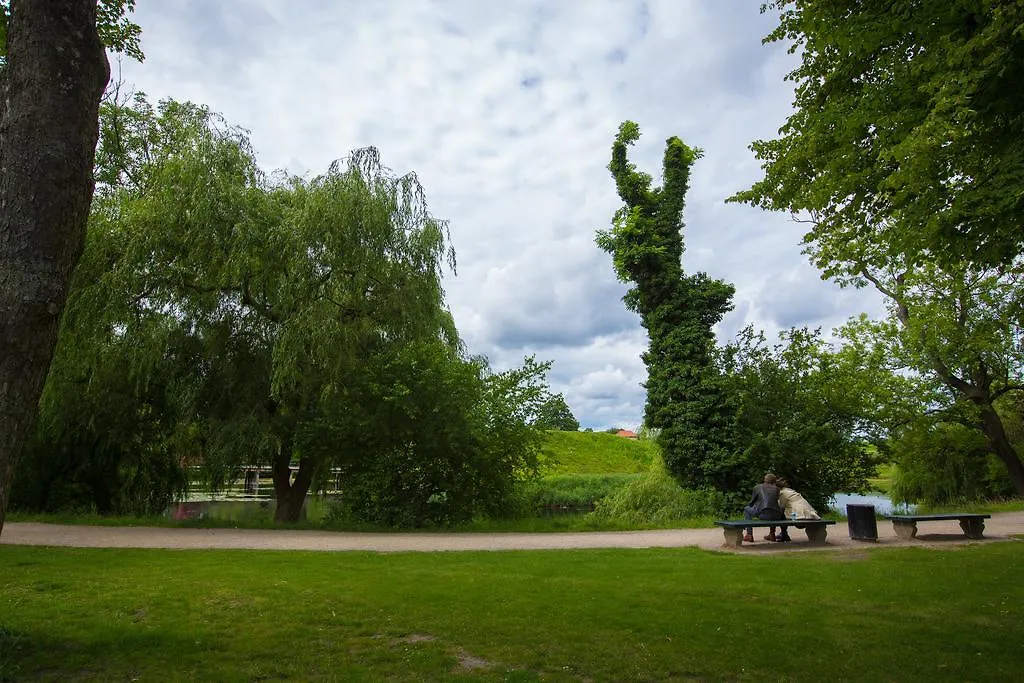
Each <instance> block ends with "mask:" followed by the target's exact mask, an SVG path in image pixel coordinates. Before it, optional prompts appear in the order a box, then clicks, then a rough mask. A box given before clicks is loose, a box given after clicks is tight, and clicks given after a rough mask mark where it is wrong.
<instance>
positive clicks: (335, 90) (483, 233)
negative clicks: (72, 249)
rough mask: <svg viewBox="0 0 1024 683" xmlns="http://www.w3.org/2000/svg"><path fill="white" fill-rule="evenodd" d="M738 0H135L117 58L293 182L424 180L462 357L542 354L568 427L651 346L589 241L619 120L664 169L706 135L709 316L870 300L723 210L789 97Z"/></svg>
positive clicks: (696, 247)
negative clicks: (131, 38)
mask: <svg viewBox="0 0 1024 683" xmlns="http://www.w3.org/2000/svg"><path fill="white" fill-rule="evenodd" d="M759 6H760V2H754V1H752V0H751V1H746V2H744V1H741V0H504V1H503V2H486V1H484V0H386V1H383V0H378V1H371V0H362V1H358V0H335V1H332V2H328V1H326V0H288V1H282V0H217V1H216V2H210V1H209V0H161V1H160V2H145V1H143V2H140V3H139V6H138V10H137V12H136V14H135V16H134V19H135V21H136V22H137V23H138V24H139V25H140V26H141V27H142V49H143V51H144V52H145V55H146V59H145V62H143V63H141V64H140V63H137V62H134V61H132V60H130V59H127V58H125V59H122V60H117V59H114V60H112V71H113V74H114V77H115V78H118V77H119V78H120V79H121V80H122V81H123V83H124V84H125V85H126V86H128V87H131V88H134V89H135V90H137V91H142V92H145V93H146V94H147V95H148V96H149V98H150V101H154V102H155V101H157V100H160V99H164V98H173V99H177V100H188V101H192V102H195V103H197V104H203V105H206V106H208V107H209V108H210V109H211V110H213V111H215V112H219V113H220V114H222V115H223V116H224V117H225V118H226V119H227V121H228V122H229V123H231V124H234V125H237V126H241V127H242V128H245V129H247V130H248V131H249V132H250V137H251V142H252V145H253V147H254V149H255V151H256V154H257V158H258V160H259V163H260V165H261V166H262V167H263V168H264V169H265V170H266V171H268V172H273V171H275V170H278V169H283V170H286V171H287V172H289V173H293V174H297V175H305V176H310V177H312V176H316V175H319V174H322V173H324V172H326V170H327V169H328V167H329V166H330V164H331V162H332V161H334V160H336V159H340V158H343V157H345V156H347V155H348V153H349V152H350V151H351V150H353V149H357V148H361V147H367V146H374V147H377V148H378V149H379V150H380V153H381V157H382V160H383V163H384V164H385V165H386V166H388V167H389V168H391V169H392V170H393V171H394V172H395V173H396V174H398V175H403V174H405V173H409V172H415V173H416V175H417V177H418V178H419V180H420V182H421V183H422V185H423V187H424V189H425V192H426V197H427V202H428V205H429V208H430V211H431V213H432V214H433V215H434V216H436V217H438V218H442V219H446V220H447V221H448V222H449V228H450V232H451V240H452V245H453V246H454V248H455V251H456V254H457V259H458V266H457V270H456V272H454V273H448V274H447V275H446V277H445V281H444V285H445V291H446V294H447V297H446V298H447V302H448V305H449V307H450V309H451V311H452V313H453V315H454V317H455V322H456V325H457V326H458V329H459V332H460V334H461V336H462V338H463V341H464V342H465V344H466V346H467V348H468V350H469V351H470V352H471V353H473V354H478V355H484V356H486V357H487V358H488V359H489V361H490V364H491V367H492V368H494V369H495V370H504V369H507V368H510V367H514V366H517V365H519V364H520V363H521V362H522V359H523V358H524V357H525V356H527V355H531V354H532V355H536V357H537V358H538V360H550V361H553V366H552V368H551V371H550V372H549V374H548V380H549V384H550V386H551V390H552V391H554V392H557V393H561V394H563V395H564V397H565V399H566V402H567V403H568V405H569V407H570V408H571V409H572V411H573V414H574V415H575V416H576V418H577V419H578V420H579V422H580V423H581V426H582V427H590V428H593V429H595V430H600V429H606V428H611V427H625V428H630V429H632V428H636V427H638V426H639V425H640V424H641V422H642V420H643V407H644V389H643V381H644V379H645V377H646V372H645V369H644V365H643V361H642V360H641V358H640V354H641V353H642V352H643V351H644V349H645V348H646V345H647V339H646V334H645V332H644V330H643V328H642V327H641V325H640V319H639V317H638V316H637V315H635V314H633V313H631V312H629V311H627V310H626V308H625V306H624V304H623V303H622V300H621V298H622V295H623V294H624V293H625V291H626V287H627V286H626V285H625V284H623V283H620V282H618V281H617V280H616V278H615V274H614V272H613V269H612V264H611V257H610V255H608V254H606V253H605V252H603V251H601V250H600V249H599V248H598V247H597V246H596V245H595V243H594V236H595V233H596V232H597V231H598V230H605V229H608V228H609V227H610V225H611V218H612V215H613V214H614V212H615V210H616V209H617V208H618V207H619V206H620V204H621V202H620V200H619V197H618V195H617V194H616V192H615V186H614V183H613V181H612V178H611V176H610V174H609V172H608V170H607V165H608V161H609V158H610V154H611V144H612V140H613V139H614V137H615V133H616V131H617V130H618V126H619V124H620V123H621V122H622V121H625V120H627V119H628V120H633V121H636V122H637V123H638V124H639V125H640V130H641V134H642V137H641V139H640V141H639V142H638V143H637V144H636V145H635V146H634V147H633V148H632V150H631V160H632V161H633V162H634V163H635V164H637V166H638V167H639V168H640V169H641V170H644V171H646V172H648V173H650V174H652V175H653V176H654V178H655V184H660V169H661V158H662V153H663V151H664V144H665V140H666V138H669V137H671V136H674V135H675V136H679V137H680V138H682V140H683V141H684V142H686V143H687V144H689V145H690V146H694V147H700V148H702V149H703V150H704V158H703V159H701V160H699V161H698V162H697V164H696V165H695V167H694V169H693V174H692V177H691V188H690V192H689V194H688V196H687V205H686V210H685V211H684V215H683V219H684V221H685V224H686V227H685V228H684V231H683V239H684V244H685V247H686V252H685V254H684V256H683V266H684V269H685V270H686V271H687V272H690V273H693V272H698V271H703V272H706V273H708V274H709V275H710V276H712V277H714V278H718V279H723V280H726V281H728V282H731V283H732V284H733V285H734V286H735V287H736V295H735V299H734V305H735V307H734V310H733V311H732V312H731V313H730V314H728V315H727V316H726V318H725V319H724V320H723V321H722V323H721V324H720V325H719V326H718V328H717V330H716V332H717V334H718V338H719V340H720V341H721V342H723V343H724V342H726V341H729V340H730V339H732V338H733V337H734V335H735V334H736V332H737V331H738V330H740V329H742V328H743V327H745V326H747V325H753V326H754V327H755V328H757V329H760V330H764V331H765V332H766V334H768V335H769V337H770V338H774V337H775V335H776V334H777V333H778V331H779V330H784V329H788V328H790V327H793V326H797V327H802V326H808V327H811V328H816V327H820V328H822V329H823V330H824V331H825V332H826V333H827V332H829V331H830V330H832V329H833V328H834V327H836V326H838V325H841V324H842V323H843V322H845V321H846V320H847V319H848V318H849V317H851V316H855V315H858V314H860V313H861V312H867V313H869V314H871V315H877V314H879V313H880V312H881V304H880V302H879V300H878V298H877V296H874V295H873V294H872V293H871V292H869V291H867V290H840V289H839V288H838V287H837V286H835V285H834V284H832V283H829V282H825V281H822V280H821V278H820V276H819V273H818V271H817V270H816V269H815V268H814V267H813V266H812V265H810V263H809V262H808V260H807V257H806V256H804V255H803V254H802V253H801V249H802V247H801V244H800V242H801V239H802V236H803V233H804V232H805V229H804V227H803V226H801V225H800V224H798V223H796V222H794V221H793V220H791V218H790V217H789V216H786V215H781V214H769V213H765V212H763V211H761V210H760V209H755V208H752V207H749V206H744V205H736V204H726V203H725V199H726V198H727V197H729V196H730V195H732V194H733V193H735V192H737V191H739V190H742V189H746V188H747V187H749V186H750V185H751V184H752V183H753V182H755V181H757V180H759V179H760V177H761V169H760V164H759V162H758V161H757V160H756V159H755V158H754V156H753V153H752V152H751V151H750V149H749V145H750V143H751V142H752V141H753V140H755V139H769V138H773V137H775V136H776V135H777V132H778V129H779V127H780V126H781V125H782V124H783V123H784V121H785V119H786V117H787V116H788V114H789V113H790V112H791V102H792V99H793V97H792V95H793V93H792V89H793V84H792V83H790V82H787V81H785V80H784V78H785V75H786V74H787V73H788V72H789V71H790V70H791V69H792V68H793V67H794V65H795V64H796V62H797V59H798V57H797V56H796V55H792V54H788V51H787V47H788V46H786V45H780V44H772V45H767V46H766V45H762V42H761V40H762V38H763V37H764V36H765V35H767V34H768V33H769V32H770V31H771V30H772V28H773V27H774V25H775V22H776V20H777V17H776V16H773V15H772V14H764V15H762V14H760V13H759V10H758V8H759Z"/></svg>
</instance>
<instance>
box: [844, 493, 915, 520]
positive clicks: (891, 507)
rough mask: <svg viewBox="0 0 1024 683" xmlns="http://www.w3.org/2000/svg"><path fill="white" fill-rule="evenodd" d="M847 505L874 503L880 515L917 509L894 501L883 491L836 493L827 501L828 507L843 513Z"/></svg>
mask: <svg viewBox="0 0 1024 683" xmlns="http://www.w3.org/2000/svg"><path fill="white" fill-rule="evenodd" d="M847 505H874V506H875V512H876V513H878V514H880V515H895V514H909V513H912V512H913V511H914V510H916V509H917V506H916V505H910V504H908V503H894V502H892V501H891V500H889V496H887V495H885V494H884V493H868V494H860V493H837V494H835V495H834V496H832V499H831V500H830V501H829V507H831V508H832V509H833V510H835V511H836V512H839V513H840V514H844V515H845V514H846V506H847Z"/></svg>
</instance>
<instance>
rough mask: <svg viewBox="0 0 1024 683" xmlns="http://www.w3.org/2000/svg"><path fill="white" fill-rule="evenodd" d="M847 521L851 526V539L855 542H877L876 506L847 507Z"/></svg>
mask: <svg viewBox="0 0 1024 683" xmlns="http://www.w3.org/2000/svg"><path fill="white" fill-rule="evenodd" d="M846 521H847V523H848V524H849V525H850V538H852V539H853V540H855V541H877V540H878V525H877V524H876V523H875V506H874V505H847V506H846Z"/></svg>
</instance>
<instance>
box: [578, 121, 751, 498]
mask: <svg viewBox="0 0 1024 683" xmlns="http://www.w3.org/2000/svg"><path fill="white" fill-rule="evenodd" d="M639 137H640V129H639V127H638V126H637V124H636V123H634V122H632V121H626V122H625V123H623V124H622V125H621V126H620V127H619V132H618V135H617V136H616V138H615V142H614V144H613V145H612V159H611V163H610V164H609V165H608V168H609V170H610V171H611V173H612V177H613V178H614V179H615V185H616V188H617V189H618V193H619V196H620V197H621V198H622V201H623V202H624V205H623V206H622V207H621V208H620V209H619V210H618V211H617V212H616V213H615V217H614V219H613V222H612V229H611V230H608V231H599V232H598V234H597V244H598V246H600V247H601V248H602V249H604V250H605V251H607V252H609V253H610V254H611V255H612V260H613V264H614V267H615V272H616V275H618V277H619V279H620V280H621V281H623V282H627V283H632V285H633V286H632V287H631V288H630V289H629V291H628V292H627V293H626V295H625V297H624V299H623V300H624V301H625V302H626V306H627V307H628V308H629V309H630V310H631V311H634V312H636V313H639V314H640V319H641V322H642V324H643V326H644V328H645V329H646V330H647V334H648V338H649V343H650V345H649V347H648V350H647V351H646V352H645V353H644V354H643V360H644V363H645V365H646V366H647V384H646V388H647V404H646V407H645V416H644V423H645V424H646V425H648V426H649V427H652V428H655V429H659V430H661V431H660V436H659V441H660V442H661V445H662V448H663V451H664V457H665V464H666V465H667V466H668V468H669V470H670V471H671V472H672V473H673V475H674V476H675V477H676V478H677V479H678V480H679V482H680V483H681V484H682V485H684V486H688V487H700V486H713V487H715V488H719V489H722V490H730V489H733V488H734V487H735V486H736V485H738V484H739V478H740V477H742V471H741V468H739V467H738V466H737V465H738V463H734V462H733V459H734V455H733V450H734V449H732V447H731V434H732V427H733V415H732V411H731V408H730V406H729V402H728V400H727V396H726V395H725V392H724V391H723V386H722V381H721V377H720V375H719V372H718V370H717V367H716V365H715V362H714V357H715V354H714V350H715V335H714V332H713V331H712V328H713V326H714V325H715V324H717V323H718V322H719V321H720V320H721V319H722V317H723V316H724V315H725V313H727V312H728V311H729V310H731V307H732V303H731V302H732V295H733V292H734V289H733V287H732V286H731V285H729V284H727V283H725V282H722V281H721V280H714V279H712V278H710V277H708V276H707V275H706V274H705V273H697V274H695V275H687V274H685V273H684V272H683V267H682V255H683V248H684V247H683V236H682V230H683V227H684V224H683V220H682V213H683V208H684V205H685V202H686V192H687V190H688V188H689V182H690V169H691V167H692V166H693V163H694V162H695V161H696V160H697V159H699V158H700V156H701V151H700V150H699V149H694V148H692V147H689V146H687V145H686V144H685V143H683V141H682V140H680V139H679V138H677V137H672V138H669V139H668V140H667V142H666V145H665V155H664V169H663V178H664V181H663V186H662V187H660V188H651V180H652V179H651V176H650V175H648V174H646V173H643V172H641V171H638V170H637V169H636V167H635V166H634V165H633V164H632V163H630V162H629V160H628V159H627V150H628V147H629V146H630V145H632V144H633V143H635V142H636V141H637V140H638V139H639Z"/></svg>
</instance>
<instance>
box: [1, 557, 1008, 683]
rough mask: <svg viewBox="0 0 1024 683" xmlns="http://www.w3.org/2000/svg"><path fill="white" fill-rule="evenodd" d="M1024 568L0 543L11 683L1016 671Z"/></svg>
mask: <svg viewBox="0 0 1024 683" xmlns="http://www.w3.org/2000/svg"><path fill="white" fill-rule="evenodd" d="M1022 564H1024V543H1019V542H1007V543H997V542H991V543H984V544H976V545H970V546H962V547H956V548H950V549H948V550H944V551H935V550H928V549H924V548H900V549H868V548H865V549H863V550H860V551H857V552H856V553H854V554H851V553H845V552H843V553H838V552H810V553H787V554H781V555H780V554H771V555H768V556H759V555H749V554H726V553H709V552H705V551H700V550H696V549H692V548H687V549H650V550H585V551H557V552H553V551H539V552H464V553H463V552H459V553H399V554H372V553H341V554H339V553H316V552H275V551H160V550H97V549H65V548H28V547H14V546H0V566H2V567H3V577H4V578H3V581H2V582H0V680H11V681H13V680H44V681H112V680H138V681H179V680H180V681H185V680H217V681H254V680H285V679H291V680H312V681H317V680H323V681H328V680H338V681H342V680H343V681H443V680H465V681H540V680H543V681H626V680H649V681H669V680H737V681H738V680H751V681H763V680H770V681H824V680H828V681H842V680H847V681H853V680H856V681H965V680H972V681H996V680H1016V679H1017V678H1018V677H1019V674H1020V665H1021V658H1020V642H1021V641H1022V640H1024V618H1022V617H1024V614H1022V608H1021V605H1022V604H1024V587H1022V585H1021V583H1020V581H1019V580H1018V575H1019V568H1020V567H1021V566H1022ZM766 624H769V625H771V626H770V628H766V626H765V625H766Z"/></svg>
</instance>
